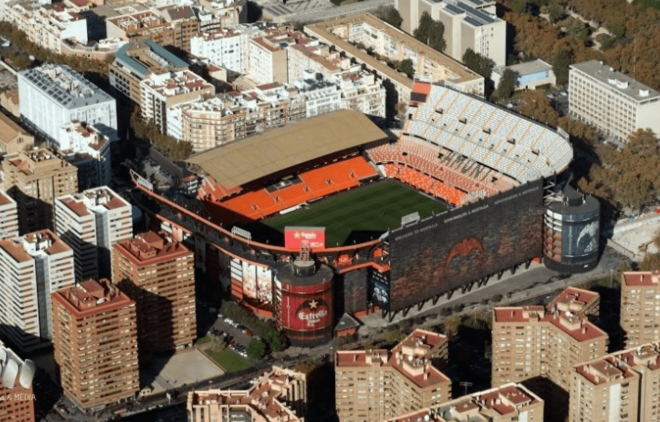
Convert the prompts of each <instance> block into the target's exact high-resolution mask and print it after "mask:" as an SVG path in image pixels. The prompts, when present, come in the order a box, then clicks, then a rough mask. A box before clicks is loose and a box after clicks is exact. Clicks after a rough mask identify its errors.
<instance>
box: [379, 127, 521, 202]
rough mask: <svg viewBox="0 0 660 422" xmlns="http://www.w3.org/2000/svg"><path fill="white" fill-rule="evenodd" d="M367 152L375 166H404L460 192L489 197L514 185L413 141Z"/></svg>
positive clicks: (460, 158) (467, 161)
mask: <svg viewBox="0 0 660 422" xmlns="http://www.w3.org/2000/svg"><path fill="white" fill-rule="evenodd" d="M367 153H368V154H369V156H370V157H371V159H372V160H373V161H374V162H376V163H379V164H383V163H397V164H405V165H407V166H409V167H412V168H413V169H415V170H417V171H419V172H421V173H424V174H426V175H428V176H431V177H432V178H434V179H437V180H439V181H442V182H443V183H444V184H445V185H447V186H450V187H454V188H456V189H459V190H461V191H464V192H475V191H483V192H484V193H485V194H486V195H493V194H495V193H497V192H500V191H502V190H506V189H510V188H511V187H513V186H515V185H516V183H515V181H514V180H513V179H511V178H509V177H505V176H504V175H502V174H499V173H497V172H493V171H492V170H491V169H489V168H488V167H485V166H483V165H481V164H479V163H478V162H476V161H474V160H470V159H465V157H464V156H463V155H461V154H455V153H452V151H450V150H449V149H447V148H443V147H440V146H437V145H433V144H430V143H428V142H425V141H422V140H421V139H417V138H412V137H407V136H402V137H401V139H399V141H398V142H397V143H395V144H386V145H379V146H377V147H374V148H371V149H369V150H368V151H367ZM440 156H442V158H439V157H440ZM493 180H495V181H493Z"/></svg>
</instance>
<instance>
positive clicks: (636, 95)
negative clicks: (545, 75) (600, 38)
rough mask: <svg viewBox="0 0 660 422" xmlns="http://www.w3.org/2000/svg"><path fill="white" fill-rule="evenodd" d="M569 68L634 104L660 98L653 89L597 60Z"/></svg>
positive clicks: (659, 93)
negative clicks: (589, 77)
mask: <svg viewBox="0 0 660 422" xmlns="http://www.w3.org/2000/svg"><path fill="white" fill-rule="evenodd" d="M571 68H572V69H575V70H579V71H580V72H583V73H586V74H587V75H589V76H591V77H592V78H594V79H595V80H597V81H598V82H600V83H601V84H602V85H603V86H607V87H609V88H610V89H612V90H613V91H616V92H619V93H621V94H623V95H625V96H626V97H628V98H629V99H631V100H633V101H635V102H640V103H644V102H647V101H649V100H653V99H657V98H658V97H660V92H658V91H656V90H655V89H653V88H651V87H649V86H648V85H644V84H643V83H641V82H639V81H637V80H635V79H633V78H631V77H630V76H628V75H626V74H625V73H621V72H618V71H616V70H614V69H613V68H611V67H609V66H608V65H606V64H604V63H603V62H601V61H598V60H590V61H588V62H582V63H576V64H572V65H571Z"/></svg>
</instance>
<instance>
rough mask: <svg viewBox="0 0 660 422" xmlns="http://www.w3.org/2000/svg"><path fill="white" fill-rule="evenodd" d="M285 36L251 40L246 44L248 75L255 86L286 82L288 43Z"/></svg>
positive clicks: (288, 40) (279, 35)
mask: <svg viewBox="0 0 660 422" xmlns="http://www.w3.org/2000/svg"><path fill="white" fill-rule="evenodd" d="M290 42H292V41H291V40H290V39H289V37H287V36H286V35H285V34H278V35H270V36H266V37H256V38H252V39H250V40H249V42H248V57H249V58H250V59H249V60H248V75H249V77H250V79H252V80H253V81H254V82H255V83H256V84H257V85H262V84H268V83H271V82H287V51H286V47H287V46H288V43H290Z"/></svg>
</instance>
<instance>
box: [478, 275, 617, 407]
mask: <svg viewBox="0 0 660 422" xmlns="http://www.w3.org/2000/svg"><path fill="white" fill-rule="evenodd" d="M598 301H599V296H598V294H597V293H594V292H590V291H587V290H582V289H576V288H573V287H571V288H568V289H566V290H565V291H564V292H562V293H561V294H560V295H559V297H558V298H556V299H555V300H553V301H552V302H551V303H550V304H549V305H548V306H547V307H546V308H544V307H543V306H522V307H502V308H495V309H494V310H493V328H492V337H493V345H492V368H493V370H492V378H491V384H492V385H493V386H498V385H503V384H506V383H509V382H523V381H526V380H530V379H537V378H538V377H542V378H544V379H547V380H549V381H550V382H552V383H554V384H555V385H556V386H557V387H558V388H559V389H561V391H563V392H568V391H569V390H570V383H571V378H570V377H571V368H573V366H574V365H577V364H578V363H580V362H584V361H587V360H591V359H595V358H598V357H601V356H603V355H605V353H607V345H608V335H607V333H605V332H604V331H603V330H601V329H600V328H598V327H597V326H596V325H594V324H593V323H591V322H589V320H588V316H589V315H594V314H595V313H596V312H597V309H598ZM558 393H560V392H559V391H558ZM560 395H561V397H554V398H553V399H556V401H557V402H558V403H559V402H560V400H561V399H565V398H566V396H565V394H564V393H560Z"/></svg>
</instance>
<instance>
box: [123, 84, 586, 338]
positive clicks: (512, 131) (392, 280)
mask: <svg viewBox="0 0 660 422" xmlns="http://www.w3.org/2000/svg"><path fill="white" fill-rule="evenodd" d="M406 114H407V115H406V121H405V124H404V126H403V129H401V130H399V131H397V132H395V133H393V132H389V133H385V132H383V131H382V130H381V129H380V128H378V127H377V126H376V125H375V124H373V123H372V122H371V121H370V120H369V119H368V118H367V117H366V116H364V115H363V114H361V113H359V112H355V111H351V110H341V111H337V112H333V113H330V114H325V115H321V116H317V117H313V118H309V119H306V120H303V121H301V122H298V123H296V124H293V125H290V126H286V127H283V128H279V129H274V130H271V131H268V132H265V133H262V134H259V135H256V136H253V137H251V138H247V139H244V140H241V141H237V142H233V143H229V144H226V145H223V146H220V147H218V148H215V149H213V150H210V151H206V152H203V153H200V154H197V155H194V156H192V157H191V158H189V159H188V161H187V163H188V166H189V168H190V169H191V170H193V171H194V172H195V173H196V174H198V175H199V176H200V177H201V178H202V182H201V183H200V186H199V188H198V190H197V197H198V200H197V201H196V202H197V203H198V204H203V206H191V205H190V204H181V203H179V202H178V201H175V200H174V199H172V198H168V197H167V196H166V195H161V194H159V193H156V192H154V191H153V188H152V186H151V184H150V183H149V182H148V181H146V180H145V179H143V178H141V177H139V176H137V175H135V176H134V181H135V183H136V185H137V187H138V188H139V190H140V191H141V194H143V196H144V197H145V198H147V200H148V201H149V202H150V204H151V208H150V209H151V210H154V209H156V211H155V212H153V211H152V214H153V217H154V219H153V220H155V221H156V222H157V223H158V224H160V227H161V228H163V229H165V230H168V231H170V232H171V233H172V234H173V236H174V237H176V238H179V239H181V240H183V241H187V242H188V243H190V244H191V245H192V244H194V247H195V252H196V260H197V263H198V265H199V266H200V267H203V269H204V270H205V271H206V272H207V274H208V275H209V278H210V279H213V280H215V281H218V282H220V283H223V285H224V286H226V289H227V291H228V292H230V294H231V296H232V298H233V299H234V300H236V301H237V302H238V303H240V304H242V305H243V306H245V307H247V308H249V309H252V310H253V311H255V312H258V313H260V314H262V315H266V316H271V317H273V318H275V320H276V322H277V326H278V328H279V329H281V330H282V331H283V332H284V333H285V334H286V335H287V336H288V337H289V338H290V340H291V342H292V344H294V345H303V346H304V345H314V344H319V343H323V342H326V341H328V340H329V339H331V338H332V335H333V329H334V326H335V324H336V323H337V321H338V319H339V317H341V316H342V315H344V314H345V313H348V314H350V315H354V316H355V315H360V314H362V313H365V312H370V311H373V310H377V309H379V310H380V311H381V312H382V314H383V317H388V316H389V317H390V319H391V318H392V317H393V315H395V314H396V313H398V312H403V313H404V314H407V312H408V311H409V309H411V307H413V306H419V307H420V308H421V306H422V305H423V304H424V303H426V302H427V301H429V300H430V301H433V303H435V302H436V301H437V300H438V298H440V297H441V296H443V295H448V296H450V295H451V294H452V293H453V292H454V291H456V290H457V289H462V290H463V291H467V290H469V289H471V288H472V287H473V286H474V285H483V284H485V283H486V282H487V281H488V280H489V279H490V278H491V277H493V276H496V277H499V276H501V274H502V273H503V272H504V271H506V270H509V269H515V268H516V267H518V266H520V265H529V263H530V262H531V260H533V259H535V258H543V259H544V260H545V261H552V264H553V265H552V269H553V270H556V271H562V269H563V267H562V266H563V265H566V268H567V272H568V271H569V270H570V271H584V270H589V269H591V268H593V266H594V265H596V263H597V259H598V247H597V238H598V230H597V228H596V229H595V230H594V226H593V221H594V218H593V209H591V208H593V207H591V208H590V209H591V211H592V212H591V213H590V214H589V215H588V216H586V217H584V216H583V214H584V213H582V214H580V216H582V217H580V218H575V219H571V218H569V217H570V216H571V215H572V214H571V213H573V212H574V211H575V210H576V209H578V210H579V211H580V212H582V211H583V210H582V209H581V208H580V207H581V201H582V202H583V201H584V200H586V199H585V198H582V200H580V198H579V197H577V198H573V199H572V202H571V204H569V203H567V202H566V203H561V201H562V199H561V194H558V193H557V192H554V193H553V188H554V187H555V183H556V180H557V177H558V175H560V174H561V173H562V172H563V171H564V170H565V169H566V168H567V167H568V165H569V163H570V162H571V160H572V158H573V151H572V148H571V145H570V143H569V141H568V136H567V135H566V134H565V133H564V132H563V131H561V130H559V131H555V130H552V129H550V128H548V127H545V126H543V125H540V124H538V123H536V122H534V121H531V120H528V119H526V118H523V117H521V116H519V115H516V114H513V113H511V112H509V111H507V110H505V109H502V108H500V107H497V106H496V105H494V104H491V103H489V102H487V101H485V100H483V99H480V98H477V97H474V96H471V95H467V94H464V93H461V92H458V91H455V90H453V89H451V88H450V87H445V86H441V85H436V84H431V83H426V82H421V81H416V82H415V84H414V87H413V92H412V95H411V101H410V104H409V106H408V109H407V113H406ZM578 196H579V195H578ZM558 201H559V202H560V203H561V204H563V205H562V206H558V207H557V206H555V207H554V208H552V210H550V208H549V207H550V204H551V203H556V202H558ZM597 211H598V210H596V212H597ZM578 214H579V213H578ZM567 215H568V217H567ZM585 215H586V214H585ZM568 221H570V224H569V223H567V222H568ZM569 226H570V236H564V231H563V230H564V229H563V228H562V227H567V229H566V230H568V227H569ZM587 226H588V227H587ZM576 242H577V243H576ZM594 242H595V245H596V246H595V247H594Z"/></svg>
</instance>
